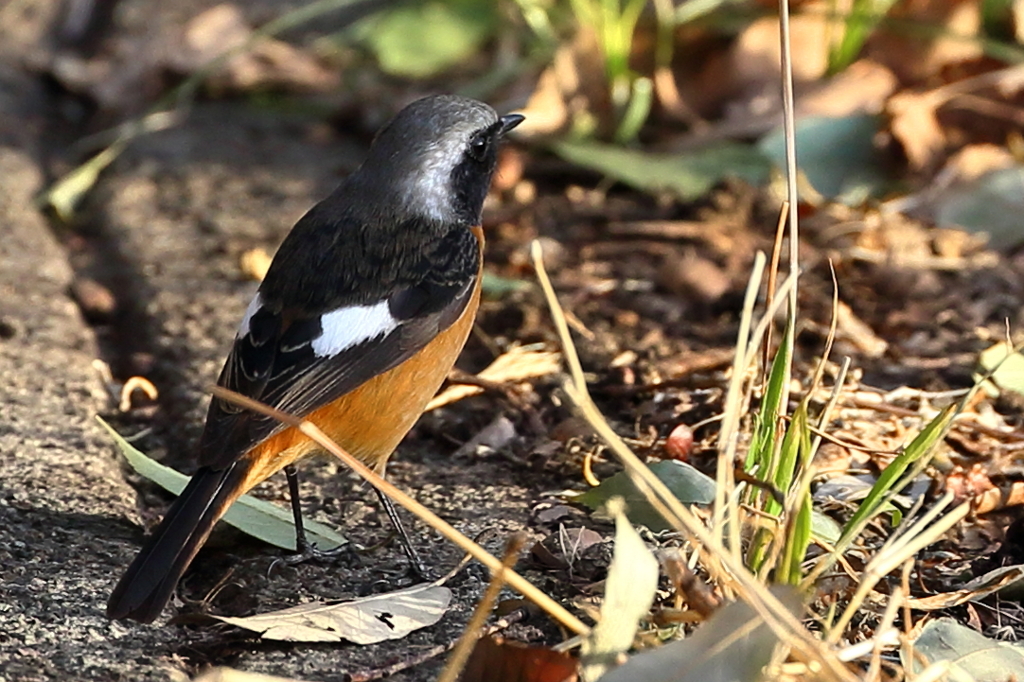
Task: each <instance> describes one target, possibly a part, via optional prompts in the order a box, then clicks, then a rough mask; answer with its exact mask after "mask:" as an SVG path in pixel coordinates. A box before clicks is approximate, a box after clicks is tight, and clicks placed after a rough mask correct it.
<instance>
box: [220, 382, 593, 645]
mask: <svg viewBox="0 0 1024 682" xmlns="http://www.w3.org/2000/svg"><path fill="white" fill-rule="evenodd" d="M210 392H211V393H212V394H213V395H214V396H216V397H218V398H220V399H221V400H226V401H228V402H230V403H234V404H235V405H239V406H240V407H244V408H246V409H249V410H252V411H253V412H258V413H260V414H265V415H267V416H268V417H272V418H274V419H277V420H278V421H280V422H282V423H284V424H287V425H288V426H291V427H293V428H295V429H298V430H299V431H301V432H302V433H303V434H305V435H306V436H308V437H309V438H310V439H312V440H313V441H315V442H316V443H317V445H319V446H320V447H322V448H324V450H326V451H327V452H329V453H331V454H332V455H334V456H335V457H337V458H338V459H340V460H341V461H342V462H344V463H345V464H347V465H348V466H349V467H350V468H351V469H352V470H353V471H355V472H356V473H357V474H359V475H360V476H361V477H362V478H363V479H365V480H366V481H367V482H369V483H370V484H371V485H373V486H374V487H375V488H377V489H378V490H380V491H381V492H383V493H384V494H385V495H387V496H388V497H390V498H391V499H392V500H394V501H395V502H397V503H398V504H400V505H402V507H404V508H405V509H408V510H409V511H410V512H412V513H413V514H415V515H416V516H417V517H419V518H420V520H422V521H423V522H424V523H426V524H427V525H429V526H430V527H431V528H433V529H434V530H436V531H437V532H438V533H440V534H441V535H443V536H444V537H446V538H448V539H449V540H451V541H452V542H453V543H455V544H456V545H457V546H458V547H460V548H461V549H463V550H465V551H466V552H467V553H469V554H470V555H472V556H473V558H474V559H476V560H477V561H479V562H480V563H482V564H483V565H484V566H486V567H487V568H489V569H490V570H491V572H492V573H494V572H497V571H500V570H502V563H501V561H500V560H499V559H498V558H497V557H495V556H494V555H492V554H491V553H490V552H488V551H487V550H485V549H484V548H483V547H481V546H480V545H478V544H476V543H475V542H473V541H472V540H470V539H469V538H467V537H466V536H465V535H463V534H462V533H460V532H459V531H457V530H456V529H455V528H453V527H452V526H451V524H449V523H448V522H446V521H444V520H443V519H442V518H441V517H439V516H438V515H437V514H435V513H434V512H432V511H430V510H429V509H427V508H426V507H424V506H423V505H422V504H420V503H419V502H417V501H416V500H414V499H413V498H412V497H410V496H409V495H407V494H406V493H405V492H403V491H402V490H401V489H399V488H396V487H395V486H394V485H392V484H391V483H390V482H388V481H387V480H386V479H383V478H381V477H380V476H378V475H377V474H376V472H374V471H373V470H371V469H370V468H369V467H367V466H366V465H365V464H363V463H362V462H360V461H359V460H358V459H356V458H355V457H353V456H352V455H350V454H349V453H347V452H346V451H345V450H344V449H342V448H341V446H339V445H338V444H337V443H335V442H334V441H332V440H331V439H330V438H328V437H327V435H326V434H325V433H324V432H323V431H321V430H320V429H319V428H317V426H316V425H315V424H313V423H312V422H308V421H305V420H304V419H300V418H298V417H295V416H293V415H290V414H286V413H284V412H281V411H280V410H275V409H274V408H272V407H269V406H267V405H264V404H263V403H260V402H257V401H255V400H252V399H250V398H246V397H245V396H243V395H239V394H238V393H235V392H234V391H229V390H227V389H225V388H222V387H220V386H212V387H211V388H210ZM505 579H506V581H507V582H508V584H509V585H510V586H511V587H512V588H513V589H515V590H517V591H518V592H519V593H520V594H522V595H523V596H524V597H526V598H527V599H529V600H530V601H532V602H533V603H534V604H536V605H537V606H539V607H540V608H541V609H543V610H544V611H545V612H546V613H547V614H548V615H550V616H551V617H552V618H554V619H555V620H557V621H558V622H559V623H561V624H562V625H564V626H565V627H566V628H568V629H569V630H571V631H573V632H575V633H577V634H586V633H588V632H590V628H588V627H587V626H586V625H585V624H584V623H583V622H582V621H581V620H580V619H579V618H577V617H576V616H574V615H572V614H571V613H569V612H568V611H566V610H565V609H564V608H563V607H562V606H561V605H560V604H559V603H558V602H556V601H555V600H554V599H552V598H551V597H549V596H548V595H546V594H545V593H544V592H542V591H540V590H539V589H537V588H536V587H534V585H533V584H531V583H530V582H529V581H527V580H526V578H524V577H522V576H521V575H519V574H518V573H516V572H515V571H513V570H511V569H508V570H506V571H505Z"/></svg>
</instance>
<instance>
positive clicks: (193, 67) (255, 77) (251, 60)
mask: <svg viewBox="0 0 1024 682" xmlns="http://www.w3.org/2000/svg"><path fill="white" fill-rule="evenodd" d="M251 37H252V28H251V27H250V26H249V25H248V24H247V23H246V22H245V18H244V16H243V15H242V11H241V10H240V9H239V8H238V7H237V6H235V5H233V4H230V3H224V4H221V5H217V6H216V7H212V8H210V9H208V10H206V11H205V12H202V13H201V14H199V15H197V16H196V17H195V18H193V19H192V20H191V21H190V22H189V23H188V25H187V26H186V27H185V30H184V33H183V35H182V37H181V46H180V49H179V50H177V51H175V52H174V53H173V54H172V55H171V56H170V61H171V64H172V66H173V67H174V68H176V69H178V70H180V71H182V72H184V73H193V72H195V71H197V70H198V69H200V68H203V67H204V66H205V65H206V64H208V63H209V62H210V61H212V60H213V59H216V58H217V57H219V56H220V55H222V54H224V53H226V52H230V51H231V50H235V49H238V48H240V47H241V46H243V45H244V44H245V43H246V41H248V40H249V39H250V38H251ZM337 84H338V75H337V74H336V73H335V72H333V71H331V70H329V69H326V68H325V67H323V66H322V65H321V64H320V63H319V62H318V61H317V60H316V59H315V58H313V57H312V56H311V55H309V54H307V53H305V52H303V51H302V50H299V49H298V48H295V47H292V46H291V45H289V44H288V43H285V42H282V41H280V40H275V39H273V38H262V39H260V40H258V41H256V42H255V43H254V44H252V45H251V46H250V47H249V49H247V50H245V51H243V52H241V53H239V54H236V55H234V56H232V57H231V58H230V59H228V61H227V64H226V65H225V66H224V68H223V69H222V70H221V71H219V72H218V73H217V74H215V75H214V76H212V77H211V78H210V80H209V82H208V85H209V87H211V88H213V89H227V90H252V89H255V88H267V87H271V88H286V89H290V90H298V91H307V92H308V91H314V92H315V91H324V90H328V89H331V88H334V87H336V86H337Z"/></svg>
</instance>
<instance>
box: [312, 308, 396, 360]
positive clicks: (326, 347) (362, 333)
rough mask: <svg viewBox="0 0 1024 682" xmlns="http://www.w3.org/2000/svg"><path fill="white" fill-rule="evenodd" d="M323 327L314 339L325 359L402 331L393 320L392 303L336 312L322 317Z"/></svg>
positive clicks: (318, 351)
mask: <svg viewBox="0 0 1024 682" xmlns="http://www.w3.org/2000/svg"><path fill="white" fill-rule="evenodd" d="M320 326H321V328H322V329H323V331H322V332H321V333H320V336H318V337H316V338H315V339H313V343H312V347H313V353H314V354H316V356H317V357H320V358H324V357H330V356H333V355H337V354H338V353H340V352H342V351H343V350H346V349H348V348H351V347H352V346H356V345H359V344H360V343H362V342H364V341H369V340H370V339H375V338H377V337H378V336H385V335H386V334H390V333H391V332H393V331H394V330H395V329H397V328H398V320H396V319H395V318H394V317H392V316H391V310H390V309H389V308H388V302H387V301H381V302H380V303H377V304H375V305H357V306H349V307H347V308H338V309H337V310H332V311H331V312H329V313H326V314H324V315H323V316H321V317H320Z"/></svg>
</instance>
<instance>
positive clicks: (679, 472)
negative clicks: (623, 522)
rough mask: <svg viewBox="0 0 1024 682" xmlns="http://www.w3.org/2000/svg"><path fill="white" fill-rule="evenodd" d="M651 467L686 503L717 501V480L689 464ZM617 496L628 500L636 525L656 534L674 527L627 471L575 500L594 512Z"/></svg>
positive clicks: (627, 505)
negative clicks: (640, 489) (649, 500)
mask: <svg viewBox="0 0 1024 682" xmlns="http://www.w3.org/2000/svg"><path fill="white" fill-rule="evenodd" d="M649 468H650V470H651V471H652V472H653V473H654V475H655V476H657V477H658V478H659V479H660V480H661V481H662V483H664V484H665V485H667V486H668V489H669V490H671V491H672V494H673V495H675V496H676V497H677V498H679V501H680V502H682V503H683V504H711V503H712V502H713V501H714V499H715V481H714V479H713V478H710V477H708V476H707V475H705V474H702V473H701V472H699V471H697V470H696V469H694V468H693V467H692V466H690V465H689V464H685V463H683V462H677V461H675V460H665V461H662V462H654V463H653V464H651V465H650V467H649ZM616 495H617V496H619V497H621V498H623V499H624V500H625V501H626V515H627V516H628V517H629V520H630V521H632V522H633V523H636V524H640V525H643V526H647V527H648V528H650V529H651V530H652V531H654V532H656V533H657V532H659V531H663V530H668V529H669V528H671V526H670V525H669V524H668V522H666V521H665V519H664V518H662V516H661V514H659V513H658V511H657V510H656V509H655V508H654V507H653V506H651V503H650V502H648V501H647V498H646V497H645V496H644V494H643V493H641V492H640V491H639V490H638V489H637V487H636V486H635V485H634V484H633V481H631V480H630V478H629V475H628V474H627V473H626V472H625V471H622V472H619V473H617V474H615V475H614V476H611V477H610V478H608V479H606V480H604V481H602V482H601V485H599V486H597V487H596V488H591V489H590V490H588V491H586V492H585V493H582V494H580V495H577V496H576V497H574V498H573V501H574V502H579V503H580V504H585V505H586V506H588V507H590V508H591V509H598V508H600V507H603V506H604V505H605V504H607V502H608V500H610V499H611V498H612V497H615V496H616Z"/></svg>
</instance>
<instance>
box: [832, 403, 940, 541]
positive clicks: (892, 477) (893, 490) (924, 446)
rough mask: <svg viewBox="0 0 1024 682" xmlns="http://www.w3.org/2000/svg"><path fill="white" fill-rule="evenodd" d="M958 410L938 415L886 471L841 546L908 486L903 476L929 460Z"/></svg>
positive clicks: (846, 530) (852, 520)
mask: <svg viewBox="0 0 1024 682" xmlns="http://www.w3.org/2000/svg"><path fill="white" fill-rule="evenodd" d="M959 408H960V406H959V405H957V404H953V405H950V406H949V407H947V408H946V409H944V410H943V411H942V412H940V413H939V414H938V415H937V416H936V417H935V419H933V420H932V421H931V422H930V423H929V424H928V426H926V427H925V428H924V430H922V431H921V433H919V434H917V437H916V438H914V440H912V441H911V442H910V444H909V445H908V446H907V447H906V449H905V450H904V451H903V452H902V453H900V454H899V456H897V457H896V459H894V460H893V461H892V462H891V463H890V464H889V466H887V467H885V469H884V470H883V471H882V473H881V475H880V476H879V477H878V480H877V481H875V484H874V485H873V486H872V487H871V491H870V492H869V493H868V495H867V497H866V498H864V501H863V502H862V503H861V505H860V507H859V508H858V509H857V511H856V513H855V514H854V515H853V517H852V518H850V520H849V521H848V522H847V523H846V526H844V528H843V535H842V537H841V538H840V541H839V545H840V546H845V545H846V543H847V542H849V541H850V540H851V539H852V538H853V537H854V536H855V535H856V534H857V533H859V532H860V530H861V528H862V527H863V526H864V525H866V524H867V523H868V522H869V521H870V520H871V519H872V518H874V517H875V516H876V515H877V514H878V513H879V512H881V511H882V510H883V509H884V507H885V505H886V504H887V503H888V502H889V500H890V499H892V496H894V495H896V494H897V493H898V492H899V491H900V490H901V489H902V488H903V486H904V485H905V484H906V483H909V481H908V480H901V479H902V477H903V474H904V473H906V471H907V469H908V468H909V467H910V466H911V465H912V464H914V463H915V462H917V461H918V460H920V459H922V458H923V457H929V456H931V453H932V451H933V449H934V447H935V445H936V444H937V443H938V442H939V440H941V439H942V437H943V436H944V435H945V433H946V428H947V427H948V426H949V423H950V422H951V421H952V420H953V417H954V416H955V415H956V412H957V410H958V409H959Z"/></svg>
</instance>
